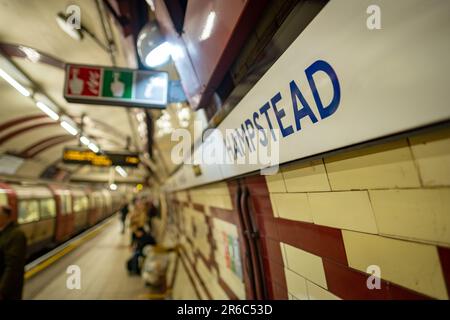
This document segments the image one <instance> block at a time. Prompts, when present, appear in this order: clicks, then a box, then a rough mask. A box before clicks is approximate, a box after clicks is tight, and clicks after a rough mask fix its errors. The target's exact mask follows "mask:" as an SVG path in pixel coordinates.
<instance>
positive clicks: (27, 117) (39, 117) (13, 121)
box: [0, 114, 47, 132]
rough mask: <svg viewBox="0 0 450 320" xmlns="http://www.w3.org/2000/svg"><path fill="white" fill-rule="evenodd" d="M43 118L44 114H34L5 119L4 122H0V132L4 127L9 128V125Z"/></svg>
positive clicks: (12, 125)
mask: <svg viewBox="0 0 450 320" xmlns="http://www.w3.org/2000/svg"><path fill="white" fill-rule="evenodd" d="M43 118H47V116H46V115H44V114H38V115H34V116H25V117H20V118H14V119H12V120H9V121H6V122H3V123H2V124H0V132H1V131H4V130H6V129H9V128H11V127H14V126H17V125H20V124H22V123H25V122H28V121H32V120H37V119H43Z"/></svg>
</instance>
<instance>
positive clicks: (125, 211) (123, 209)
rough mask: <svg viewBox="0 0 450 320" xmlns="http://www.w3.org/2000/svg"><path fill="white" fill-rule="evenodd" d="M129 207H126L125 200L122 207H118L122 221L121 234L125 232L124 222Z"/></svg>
mask: <svg viewBox="0 0 450 320" xmlns="http://www.w3.org/2000/svg"><path fill="white" fill-rule="evenodd" d="M129 212H130V209H129V207H128V203H127V202H125V203H124V205H123V206H122V208H121V209H120V220H121V221H122V234H123V233H125V222H126V220H127V216H128V213H129Z"/></svg>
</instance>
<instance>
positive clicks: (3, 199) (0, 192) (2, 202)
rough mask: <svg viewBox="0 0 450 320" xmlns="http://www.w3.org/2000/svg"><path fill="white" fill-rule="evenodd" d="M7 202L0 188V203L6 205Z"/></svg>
mask: <svg viewBox="0 0 450 320" xmlns="http://www.w3.org/2000/svg"><path fill="white" fill-rule="evenodd" d="M7 204H8V197H7V196H6V193H4V192H2V190H0V205H2V206H3V205H7Z"/></svg>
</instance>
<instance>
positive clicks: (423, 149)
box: [410, 129, 450, 186]
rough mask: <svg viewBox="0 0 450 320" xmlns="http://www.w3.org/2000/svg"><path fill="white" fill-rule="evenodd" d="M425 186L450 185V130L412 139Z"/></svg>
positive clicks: (412, 145) (415, 156) (412, 146)
mask: <svg viewBox="0 0 450 320" xmlns="http://www.w3.org/2000/svg"><path fill="white" fill-rule="evenodd" d="M410 141H411V149H412V153H413V155H414V158H415V159H416V163H417V165H418V167H419V172H420V175H421V177H422V182H423V184H424V185H425V186H448V185H450V129H447V130H440V131H438V132H433V133H430V134H426V135H421V136H417V137H412V138H410Z"/></svg>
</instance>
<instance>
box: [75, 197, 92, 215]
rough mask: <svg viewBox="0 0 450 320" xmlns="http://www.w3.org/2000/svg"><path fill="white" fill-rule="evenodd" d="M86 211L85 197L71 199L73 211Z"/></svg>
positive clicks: (86, 199)
mask: <svg viewBox="0 0 450 320" xmlns="http://www.w3.org/2000/svg"><path fill="white" fill-rule="evenodd" d="M87 209H88V198H87V197H84V196H83V197H74V198H73V211H74V212H81V211H86V210H87Z"/></svg>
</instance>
